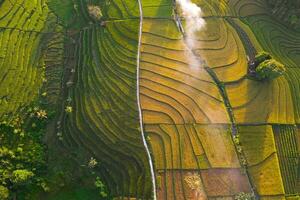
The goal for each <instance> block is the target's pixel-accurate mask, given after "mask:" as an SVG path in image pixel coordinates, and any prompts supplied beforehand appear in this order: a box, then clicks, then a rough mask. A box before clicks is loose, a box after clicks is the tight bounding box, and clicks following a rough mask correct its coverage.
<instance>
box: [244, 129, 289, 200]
mask: <svg viewBox="0 0 300 200" xmlns="http://www.w3.org/2000/svg"><path fill="white" fill-rule="evenodd" d="M239 129H240V142H241V145H242V147H243V149H244V152H245V156H246V159H247V161H248V164H249V172H250V176H251V178H252V181H253V183H254V185H255V187H256V189H257V191H258V193H259V195H261V196H262V197H264V196H265V197H269V198H271V197H272V196H280V195H281V196H283V195H284V194H285V191H284V187H283V182H282V176H281V173H280V167H279V160H278V157H279V155H278V154H277V149H276V146H275V140H274V135H273V130H272V127H271V126H240V127H239ZM272 198H273V197H272Z"/></svg>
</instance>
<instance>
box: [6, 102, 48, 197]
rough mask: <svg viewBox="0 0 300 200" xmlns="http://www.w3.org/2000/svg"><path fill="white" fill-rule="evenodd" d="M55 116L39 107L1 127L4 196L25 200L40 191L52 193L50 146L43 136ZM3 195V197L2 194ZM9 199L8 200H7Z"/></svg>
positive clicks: (30, 108) (29, 109)
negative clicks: (46, 143)
mask: <svg viewBox="0 0 300 200" xmlns="http://www.w3.org/2000/svg"><path fill="white" fill-rule="evenodd" d="M51 116H53V113H51V112H50V111H47V110H45V109H43V108H41V107H39V106H34V107H29V108H26V109H24V112H23V113H22V115H20V116H15V117H14V118H7V120H2V122H1V124H0V143H1V147H0V182H1V187H2V190H1V191H2V193H5V190H8V193H9V196H10V197H14V198H18V199H19V198H22V197H27V198H30V196H31V195H32V194H33V193H35V192H36V191H45V192H47V191H48V190H49V188H48V186H47V182H46V180H45V176H46V174H47V171H46V170H47V165H46V146H45V145H44V144H43V143H42V137H43V136H44V133H45V131H46V124H47V120H48V119H51ZM2 195H3V194H2ZM4 199H5V198H4Z"/></svg>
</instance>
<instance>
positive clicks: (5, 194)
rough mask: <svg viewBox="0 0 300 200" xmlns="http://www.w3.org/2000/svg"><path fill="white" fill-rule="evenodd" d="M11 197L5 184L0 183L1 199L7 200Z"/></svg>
mask: <svg viewBox="0 0 300 200" xmlns="http://www.w3.org/2000/svg"><path fill="white" fill-rule="evenodd" d="M8 197H9V191H8V189H7V188H6V187H4V186H3V185H0V199H1V200H5V199H8Z"/></svg>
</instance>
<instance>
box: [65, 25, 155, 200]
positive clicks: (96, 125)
mask: <svg viewBox="0 0 300 200" xmlns="http://www.w3.org/2000/svg"><path fill="white" fill-rule="evenodd" d="M138 25H139V21H138V20H126V21H119V22H109V23H107V25H106V28H102V27H99V26H90V27H89V28H87V29H84V30H82V31H81V32H80V35H79V41H78V42H79V45H78V47H77V49H76V58H77V61H76V63H77V64H76V68H75V74H76V78H75V83H74V84H75V85H74V86H73V87H74V88H73V89H72V90H71V93H70V95H71V97H72V99H73V102H72V107H73V110H74V111H73V112H72V113H71V114H69V115H68V117H67V119H66V120H65V122H64V134H65V135H64V138H65V139H64V145H66V146H67V147H69V148H71V149H78V150H79V149H80V148H83V149H84V151H86V152H87V154H86V155H88V156H90V157H94V158H96V159H97V160H99V161H100V162H101V177H103V179H104V181H105V183H107V185H108V187H109V188H110V189H111V193H112V194H113V195H114V196H117V197H118V196H122V197H136V198H142V199H149V198H150V196H151V180H150V174H149V164H148V160H147V157H146V153H145V149H144V146H143V145H142V137H141V133H140V128H139V123H138V120H139V119H138V110H137V103H136V54H137V36H138Z"/></svg>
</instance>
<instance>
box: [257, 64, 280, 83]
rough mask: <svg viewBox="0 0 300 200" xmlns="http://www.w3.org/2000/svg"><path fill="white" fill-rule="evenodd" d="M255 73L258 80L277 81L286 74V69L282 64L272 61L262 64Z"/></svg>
mask: <svg viewBox="0 0 300 200" xmlns="http://www.w3.org/2000/svg"><path fill="white" fill-rule="evenodd" d="M255 71H256V78H257V79H258V80H266V79H275V78H277V77H279V76H281V75H283V74H284V72H285V67H284V65H283V64H281V63H280V62H278V61H276V60H274V59H270V60H265V61H263V62H262V63H260V64H259V65H258V66H257V67H256V69H255Z"/></svg>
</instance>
